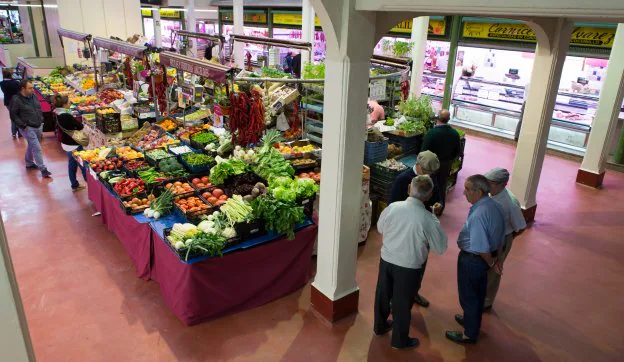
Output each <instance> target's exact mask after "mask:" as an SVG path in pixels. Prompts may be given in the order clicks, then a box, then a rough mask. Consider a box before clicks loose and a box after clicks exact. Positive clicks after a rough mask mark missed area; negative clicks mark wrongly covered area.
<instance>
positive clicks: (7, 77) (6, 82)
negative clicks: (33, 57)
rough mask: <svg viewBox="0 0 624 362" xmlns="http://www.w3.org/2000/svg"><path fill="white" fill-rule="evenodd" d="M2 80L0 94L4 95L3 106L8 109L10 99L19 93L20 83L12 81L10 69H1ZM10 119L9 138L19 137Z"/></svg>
mask: <svg viewBox="0 0 624 362" xmlns="http://www.w3.org/2000/svg"><path fill="white" fill-rule="evenodd" d="M2 78H3V79H2V81H1V82H0V89H2V93H3V94H4V106H5V107H7V109H9V105H10V102H11V99H12V98H13V96H15V95H16V94H17V93H19V91H20V83H19V81H17V80H15V79H13V71H12V70H11V69H10V68H3V69H2ZM10 118H11V136H13V138H17V137H18V135H19V132H18V131H17V126H16V125H15V122H14V121H13V117H10ZM20 137H21V136H20Z"/></svg>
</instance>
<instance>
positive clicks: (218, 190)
mask: <svg viewBox="0 0 624 362" xmlns="http://www.w3.org/2000/svg"><path fill="white" fill-rule="evenodd" d="M223 194H224V192H223V190H221V189H214V191H212V195H213V196H214V197H221V195H223Z"/></svg>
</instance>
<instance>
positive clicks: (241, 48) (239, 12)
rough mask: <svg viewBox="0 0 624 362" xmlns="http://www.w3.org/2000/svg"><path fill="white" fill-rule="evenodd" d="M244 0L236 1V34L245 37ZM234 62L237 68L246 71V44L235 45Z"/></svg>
mask: <svg viewBox="0 0 624 362" xmlns="http://www.w3.org/2000/svg"><path fill="white" fill-rule="evenodd" d="M243 21H244V15H243V0H234V34H235V35H244V31H243ZM233 57H234V61H235V62H236V66H237V67H238V68H241V69H245V44H244V43H241V42H236V43H234V54H233Z"/></svg>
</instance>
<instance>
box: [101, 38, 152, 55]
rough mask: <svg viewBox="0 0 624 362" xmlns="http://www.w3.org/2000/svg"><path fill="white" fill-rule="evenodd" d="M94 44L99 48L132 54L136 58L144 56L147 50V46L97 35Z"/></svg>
mask: <svg viewBox="0 0 624 362" xmlns="http://www.w3.org/2000/svg"><path fill="white" fill-rule="evenodd" d="M93 44H94V45H95V46H96V47H98V48H104V49H109V50H112V51H114V52H116V53H122V54H126V55H130V56H132V57H135V58H143V53H144V52H145V47H143V46H138V45H134V44H130V43H126V42H122V41H118V40H113V39H106V38H100V37H96V38H95V39H93Z"/></svg>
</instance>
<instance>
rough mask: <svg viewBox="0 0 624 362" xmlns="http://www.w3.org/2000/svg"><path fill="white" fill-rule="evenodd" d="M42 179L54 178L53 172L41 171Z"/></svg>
mask: <svg viewBox="0 0 624 362" xmlns="http://www.w3.org/2000/svg"><path fill="white" fill-rule="evenodd" d="M41 177H43V178H52V172H50V171H48V170H43V171H41Z"/></svg>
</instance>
